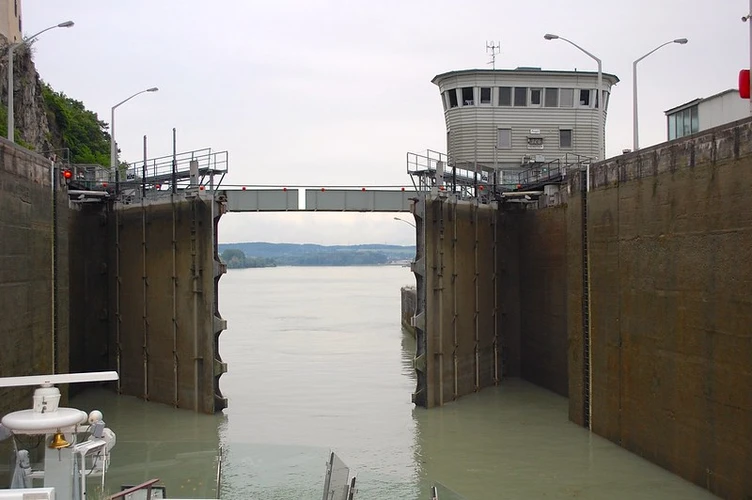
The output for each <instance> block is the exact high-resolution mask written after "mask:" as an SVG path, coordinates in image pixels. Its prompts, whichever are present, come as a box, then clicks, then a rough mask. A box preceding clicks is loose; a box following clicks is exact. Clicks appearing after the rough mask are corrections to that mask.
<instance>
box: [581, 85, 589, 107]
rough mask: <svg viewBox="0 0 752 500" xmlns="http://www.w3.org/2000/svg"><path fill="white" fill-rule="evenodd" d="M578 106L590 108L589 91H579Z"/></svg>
mask: <svg viewBox="0 0 752 500" xmlns="http://www.w3.org/2000/svg"><path fill="white" fill-rule="evenodd" d="M580 106H584V107H586V108H589V107H590V89H580Z"/></svg>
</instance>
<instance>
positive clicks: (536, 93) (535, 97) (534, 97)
mask: <svg viewBox="0 0 752 500" xmlns="http://www.w3.org/2000/svg"><path fill="white" fill-rule="evenodd" d="M541 93H542V91H541V89H530V105H531V106H540V105H541Z"/></svg>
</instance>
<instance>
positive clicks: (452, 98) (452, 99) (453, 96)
mask: <svg viewBox="0 0 752 500" xmlns="http://www.w3.org/2000/svg"><path fill="white" fill-rule="evenodd" d="M447 95H448V96H449V107H450V108H456V107H457V92H456V91H455V89H452V90H447Z"/></svg>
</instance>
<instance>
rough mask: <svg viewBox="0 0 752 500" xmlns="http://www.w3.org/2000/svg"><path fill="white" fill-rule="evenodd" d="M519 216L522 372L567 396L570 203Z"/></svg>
mask: <svg viewBox="0 0 752 500" xmlns="http://www.w3.org/2000/svg"><path fill="white" fill-rule="evenodd" d="M513 216H516V217H517V218H518V219H519V220H518V222H517V232H518V238H519V273H520V278H519V296H520V299H519V303H520V306H519V307H520V320H521V332H520V358H521V360H520V364H521V375H522V378H524V379H525V380H528V381H530V382H533V383H534V384H536V385H539V386H541V387H544V388H546V389H549V390H551V391H553V392H556V393H557V394H560V395H562V396H565V397H566V396H568V394H569V384H568V373H567V348H568V343H569V340H568V336H567V282H568V268H567V234H568V233H567V206H566V205H559V206H556V207H549V208H543V209H540V210H527V211H525V212H523V213H521V214H517V215H513Z"/></svg>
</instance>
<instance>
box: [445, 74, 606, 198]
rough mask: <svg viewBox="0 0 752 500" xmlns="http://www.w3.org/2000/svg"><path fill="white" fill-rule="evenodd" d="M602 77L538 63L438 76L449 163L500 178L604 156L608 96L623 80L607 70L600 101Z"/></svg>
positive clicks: (506, 179)
mask: <svg viewBox="0 0 752 500" xmlns="http://www.w3.org/2000/svg"><path fill="white" fill-rule="evenodd" d="M597 76H598V75H597V73H596V72H586V71H551V70H542V69H541V68H532V67H519V68H517V69H512V70H505V69H501V70H497V69H493V70H489V69H471V70H460V71H450V72H448V73H442V74H440V75H437V76H435V77H434V78H433V80H432V82H433V83H434V84H436V85H437V86H438V87H439V91H440V92H441V102H442V104H443V106H444V117H445V119H446V128H447V154H448V166H454V167H456V168H458V169H463V170H467V171H473V172H478V173H481V174H483V175H484V177H486V176H487V177H491V176H493V173H494V172H495V173H496V182H497V183H499V184H507V183H509V182H510V181H512V179H518V178H519V174H520V172H521V171H523V170H526V169H531V168H534V167H535V166H536V165H540V166H545V165H546V164H550V163H552V162H556V163H558V164H559V165H563V166H566V165H569V164H575V163H580V162H582V161H587V160H591V161H592V160H596V159H602V158H599V156H600V155H599V153H598V149H599V141H598V134H599V133H600V134H604V137H605V123H606V114H607V110H608V101H609V96H610V94H611V88H612V86H613V85H615V84H616V83H617V82H618V81H619V79H618V78H617V77H616V76H614V75H611V74H607V73H603V75H602V77H603V89H602V91H603V99H602V100H603V104H604V105H603V106H602V107H601V105H600V101H601V99H599V98H598V95H597V94H598V93H597V92H596V88H597V81H598V78H597ZM599 112H602V113H603V120H602V122H601V123H602V124H603V128H602V129H601V130H598V115H597V113H599ZM512 182H515V181H512Z"/></svg>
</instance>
